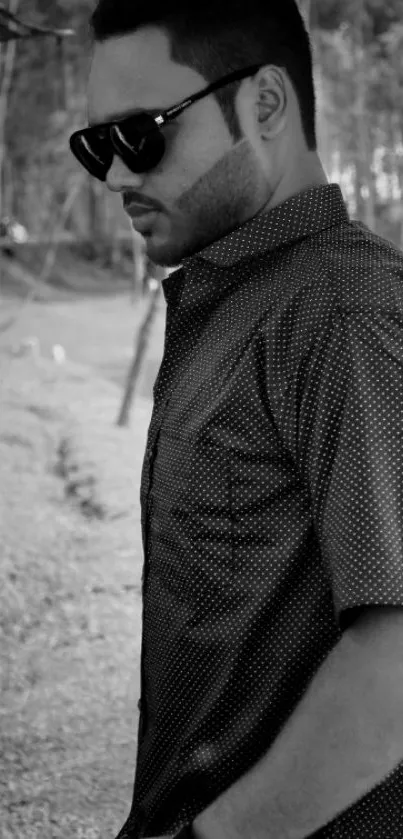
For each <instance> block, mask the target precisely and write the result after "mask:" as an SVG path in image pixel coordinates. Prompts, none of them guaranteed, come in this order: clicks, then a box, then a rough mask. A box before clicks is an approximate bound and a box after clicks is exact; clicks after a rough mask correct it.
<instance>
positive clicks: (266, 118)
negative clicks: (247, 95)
mask: <svg viewBox="0 0 403 839" xmlns="http://www.w3.org/2000/svg"><path fill="white" fill-rule="evenodd" d="M256 83H257V87H256V107H255V113H256V119H257V127H258V131H259V134H260V136H261V138H262V140H272V139H273V138H274V137H276V136H278V135H279V134H280V133H281V132H282V131H283V130H284V128H285V126H286V124H287V114H288V101H289V99H288V92H287V84H286V80H285V76H284V74H283V72H282V71H281V70H280V69H279V68H278V67H272V66H270V67H262V68H261V70H260V71H259V74H258V77H257V79H256Z"/></svg>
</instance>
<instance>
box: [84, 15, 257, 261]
mask: <svg viewBox="0 0 403 839" xmlns="http://www.w3.org/2000/svg"><path fill="white" fill-rule="evenodd" d="M206 85H207V82H206V80H205V79H204V78H203V77H202V76H201V75H199V73H197V72H196V71H195V70H193V69H191V68H189V67H185V66H183V65H179V64H176V63H175V62H173V61H172V60H171V58H170V42H169V38H168V36H167V35H166V34H165V32H163V31H162V30H161V29H158V28H154V27H153V28H151V27H150V28H144V29H141V30H139V31H138V32H135V33H132V34H130V35H125V36H123V37H120V38H111V39H109V40H107V41H106V42H104V43H101V44H97V45H96V47H95V51H94V56H93V61H92V67H91V74H90V81H89V118H90V122H91V123H101V122H106V121H108V120H109V119H110V118H111V117H115V116H116V115H122V116H124V115H125V114H127V113H128V112H129V111H133V110H135V109H141V108H145V109H159V110H164V109H166V108H169V107H171V106H172V105H175V104H177V103H178V102H180V101H182V99H185V98H186V97H187V96H189V95H191V94H193V93H196V92H198V91H199V90H201V89H203V88H204V87H206ZM162 131H163V133H164V136H165V138H166V153H165V155H164V157H163V159H162V161H161V162H160V163H159V164H158V166H157V167H156V168H155V169H153V170H152V171H150V172H146V173H143V174H140V175H137V174H134V173H133V172H131V171H130V169H128V168H127V167H126V166H125V164H124V163H123V161H122V160H121V159H120V158H119V157H118V156H117V155H115V158H114V161H113V164H112V166H111V169H110V171H109V173H108V177H107V186H108V187H109V188H110V189H111V190H114V191H119V192H121V193H122V197H123V199H124V200H125V203H126V204H129V203H132V202H133V203H135V202H136V200H138V201H139V203H141V201H142V199H144V200H145V201H146V202H150V203H151V204H152V205H153V206H154V205H155V207H156V212H155V213H150V214H148V215H146V216H143V217H142V219H141V221H140V220H139V221H138V223H137V224H136V220H135V219H134V220H133V222H132V223H133V226H134V227H135V228H136V229H137V230H138V231H139V232H140V233H141V234H142V235H143V236H144V238H145V240H146V244H147V252H148V255H149V257H150V258H151V259H152V260H153V261H154V262H156V263H157V264H160V265H165V266H176V265H179V264H180V263H181V262H182V260H183V259H185V258H186V257H189V256H192V255H193V254H196V253H198V252H199V251H200V250H202V249H203V248H204V247H207V245H209V244H211V243H212V242H214V241H217V240H218V239H220V238H222V236H224V235H225V234H226V233H228V232H230V231H231V230H234V229H235V228H237V227H239V226H240V225H241V224H243V223H244V222H245V221H247V220H248V219H249V218H251V217H252V216H253V215H255V214H256V213H257V212H258V211H259V208H260V207H261V205H262V203H264V200H265V195H264V185H263V184H262V177H261V171H260V168H259V165H258V161H257V159H256V156H255V154H254V153H253V150H252V148H251V146H250V144H249V143H248V141H247V140H246V139H242V140H241V141H240V142H238V143H236V144H235V143H234V142H233V140H232V137H231V134H230V132H229V129H228V127H227V124H226V122H225V120H224V117H223V114H222V111H221V109H220V107H219V105H218V103H217V101H216V99H215V97H214V96H212V95H210V96H208V97H206V98H204V99H202V100H201V101H200V102H196V103H195V104H194V105H192V106H191V107H189V108H188V109H187V110H186V111H185V112H184V113H183V114H181V115H180V116H179V117H178V118H177V119H175V120H174V121H173V122H172V123H169V124H168V125H167V126H164V127H163V129H162Z"/></svg>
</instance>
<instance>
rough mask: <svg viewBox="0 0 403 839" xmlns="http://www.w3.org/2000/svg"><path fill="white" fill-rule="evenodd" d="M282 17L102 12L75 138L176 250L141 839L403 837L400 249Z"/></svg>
mask: <svg viewBox="0 0 403 839" xmlns="http://www.w3.org/2000/svg"><path fill="white" fill-rule="evenodd" d="M262 5H263V10H262V9H261V4H260V3H259V2H257V0H244V2H233V3H231V4H226V3H224V2H219V0H214V2H204V3H203V4H197V6H196V7H195V8H193V5H188V0H186V3H185V2H178V3H174V2H173V3H166V2H155V0H147V2H141V0H139V2H136V3H134V2H133V3H129V2H124V0H99V3H98V6H97V9H96V11H95V14H94V16H93V18H92V27H93V31H94V36H95V39H94V40H95V47H94V55H93V61H92V69H91V77H90V82H89V112H90V113H89V116H90V123H91V125H92V128H90V129H89V130H88V129H86V130H85V131H84V132H78V133H76V134H75V135H74V137H73V138H72V141H71V145H72V149H73V151H74V152H75V154H76V155H77V157H78V158H79V159H80V160H81V162H82V163H83V164H84V165H85V166H86V167H87V168H88V169H89V171H91V172H92V174H93V175H95V176H96V177H98V178H100V179H101V180H104V181H105V182H106V185H107V187H108V188H109V189H111V190H115V191H117V192H120V193H121V194H122V199H123V201H124V204H125V207H126V209H127V211H128V213H129V214H130V215H131V217H132V219H133V225H134V227H135V228H136V229H137V230H138V231H140V232H141V233H142V235H144V237H145V239H146V242H147V248H148V254H149V256H150V258H151V259H153V260H154V261H155V262H156V263H159V264H162V265H165V266H175V265H176V266H177V265H181V268H180V269H179V270H178V271H176V272H174V273H173V274H172V275H171V276H170V277H169V279H168V280H166V281H164V283H163V288H164V293H165V296H166V299H167V326H166V341H165V349H164V358H163V362H162V366H161V369H160V373H159V376H158V379H157V382H156V385H155V390H154V397H155V399H154V412H153V417H152V421H151V425H150V430H149V436H148V442H147V450H146V456H145V460H144V469H143V476H142V488H141V503H142V533H143V544H144V553H145V557H144V572H143V642H142V655H141V677H142V681H141V702H140V711H141V713H140V722H139V732H138V749H137V768H136V780H135V787H134V796H133V804H132V808H131V813H130V816H129V818H128V820H127V822H126V824H125V826H124V827H123V828H122V830H121V832H120V833H119V839H132V837H133V839H138V838H139V837H143V836H152V837H157V836H161V835H170V836H172V835H176V834H177V831H180V835H181V836H183V837H184V836H195V837H196V838H197V839H241V837H242V839H244V838H245V837H247V838H248V839H302V837H307V836H313V835H315V836H316V837H320V839H330V837H334V838H335V837H337V839H347V837H348V839H354V837H366V838H367V837H373V839H375V837H380V836H382V839H386V837H390V839H392V837H394V839H397V837H398V836H402V835H403V810H402V802H403V611H402V606H403V575H402V572H403V467H402V446H403V407H402V406H403V284H402V278H403V257H402V254H401V253H400V252H398V251H397V250H395V249H394V248H393V247H392V245H391V244H389V243H388V242H385V241H383V240H381V239H379V238H377V237H376V236H375V235H373V234H372V233H371V232H370V231H369V230H368V229H367V228H366V227H365V226H363V225H362V224H360V223H357V222H352V221H350V219H349V217H348V213H347V210H346V207H345V204H344V202H343V200H342V195H341V192H340V189H339V187H338V186H337V185H335V184H329V183H328V182H327V179H326V176H325V173H324V171H323V168H322V166H321V163H320V160H319V157H318V154H317V147H316V136H315V95H314V87H313V78H312V55H311V49H310V43H309V38H308V35H307V32H306V29H305V27H304V24H303V21H302V18H301V16H300V13H299V11H298V8H297V6H296V4H295V2H294V0H280V2H278V3H276V2H272V3H269V2H267V3H265V4H262ZM235 71H239V74H238V75H237V76H236V77H234V76H232V75H231V74H232V73H235ZM241 71H242V72H241ZM228 77H229V78H228ZM212 82H217V83H218V84H217V86H216V87H214V89H213V91H211V89H210V87H209V84H210V83H212ZM195 94H200V95H198V96H197V97H196V98H195V96H194V95H195ZM176 106H178V107H176Z"/></svg>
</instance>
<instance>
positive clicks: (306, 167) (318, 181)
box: [262, 152, 329, 214]
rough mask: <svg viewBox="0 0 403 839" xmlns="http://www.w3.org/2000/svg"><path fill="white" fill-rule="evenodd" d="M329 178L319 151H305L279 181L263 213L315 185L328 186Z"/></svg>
mask: <svg viewBox="0 0 403 839" xmlns="http://www.w3.org/2000/svg"><path fill="white" fill-rule="evenodd" d="M328 183H329V179H328V177H327V175H326V172H325V170H324V168H323V166H322V163H321V160H320V157H319V155H318V154H317V152H305V153H304V154H303V155H301V156H298V158H296V159H295V160H294V164H293V166H292V167H291V168H290V169H289V170H288V171H286V172H284V174H283V176H282V177H281V178H280V180H279V181H278V183H277V185H276V187H275V189H274V191H273V193H272V195H271V197H270V198H269V201H268V202H267V204H266V205H265V206H264V207H263V210H262V214H263V213H267V212H268V211H269V210H272V209H273V207H277V206H278V205H279V204H283V203H284V201H287V200H288V199H289V198H292V197H293V196H294V195H297V194H298V193H299V192H305V191H306V190H307V189H312V188H314V187H319V186H326V185H327V184H328Z"/></svg>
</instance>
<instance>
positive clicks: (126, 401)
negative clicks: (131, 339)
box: [117, 283, 161, 428]
mask: <svg viewBox="0 0 403 839" xmlns="http://www.w3.org/2000/svg"><path fill="white" fill-rule="evenodd" d="M160 293H161V284H160V283H158V285H157V286H156V287H155V289H153V291H152V292H151V297H150V302H149V306H148V309H147V312H146V316H145V318H144V320H143V323H142V324H141V326H140V329H139V332H138V336H137V345H136V351H135V353H134V357H133V361H132V364H131V367H130V370H129V375H128V378H127V384H126V388H125V393H124V397H123V404H122V407H121V410H120V414H119V417H118V420H117V425H118V426H119V427H120V428H127V426H128V425H129V422H130V412H131V408H132V405H133V399H134V394H135V390H136V385H137V382H138V379H139V376H140V373H141V368H142V365H143V360H144V356H145V353H146V350H147V344H148V339H149V335H150V331H151V327H152V325H153V322H154V319H155V316H156V314H157V307H158V300H159V296H160Z"/></svg>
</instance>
